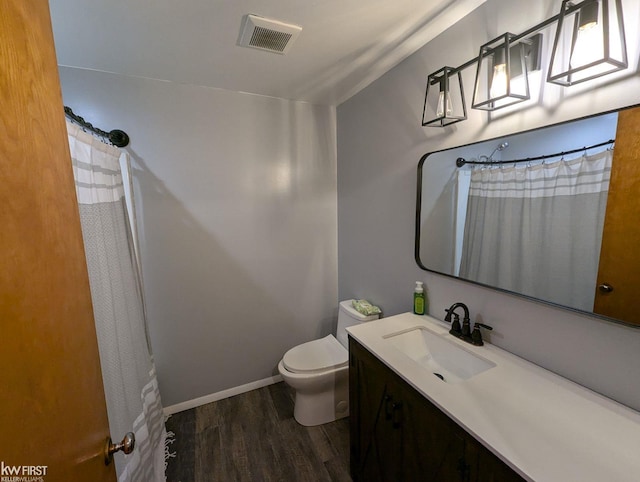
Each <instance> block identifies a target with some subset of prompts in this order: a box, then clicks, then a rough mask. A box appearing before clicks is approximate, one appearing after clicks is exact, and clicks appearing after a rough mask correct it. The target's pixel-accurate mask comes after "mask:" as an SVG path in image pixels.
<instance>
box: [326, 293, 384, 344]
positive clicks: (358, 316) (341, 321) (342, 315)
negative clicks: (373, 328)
mask: <svg viewBox="0 0 640 482" xmlns="http://www.w3.org/2000/svg"><path fill="white" fill-rule="evenodd" d="M352 301H353V300H345V301H341V302H340V307H339V309H338V329H337V330H336V338H337V339H338V341H339V342H340V343H341V344H342V346H344V347H345V348H348V345H349V340H348V338H347V330H346V328H348V327H349V326H353V325H357V324H359V323H364V322H365V321H372V320H377V319H378V318H379V316H380V315H369V316H366V315H363V314H362V313H358V312H357V311H356V310H355V308H354V307H353V306H351V303H352Z"/></svg>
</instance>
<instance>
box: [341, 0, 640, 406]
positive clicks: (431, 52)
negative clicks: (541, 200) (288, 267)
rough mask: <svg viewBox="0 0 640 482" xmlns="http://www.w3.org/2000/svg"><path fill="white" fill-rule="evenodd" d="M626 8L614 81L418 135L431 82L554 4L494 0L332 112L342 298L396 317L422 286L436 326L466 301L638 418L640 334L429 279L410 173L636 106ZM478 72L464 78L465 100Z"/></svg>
mask: <svg viewBox="0 0 640 482" xmlns="http://www.w3.org/2000/svg"><path fill="white" fill-rule="evenodd" d="M623 5H624V8H625V16H626V26H627V35H628V40H627V43H628V45H629V59H630V63H631V68H630V69H629V70H627V71H625V72H623V73H621V74H619V75H614V76H610V77H605V78H603V79H601V80H600V81H598V82H594V83H587V84H585V85H581V86H574V87H570V88H568V89H563V88H561V87H558V86H555V85H551V84H546V83H543V84H542V94H541V96H538V95H537V93H538V90H535V88H534V90H533V91H532V92H533V97H534V99H533V100H531V101H530V102H527V103H526V104H521V105H519V106H517V107H514V108H512V109H511V111H508V112H497V113H494V114H487V113H486V112H482V111H475V110H471V109H469V110H468V119H467V120H466V121H464V122H460V123H458V124H454V125H453V126H450V127H448V128H445V129H436V128H430V127H426V128H423V127H421V125H420V120H421V116H422V105H423V101H424V89H425V82H426V77H427V75H428V74H429V73H431V72H434V71H436V70H438V69H439V68H441V67H442V66H444V65H450V66H456V65H460V64H462V63H463V62H465V61H467V60H468V59H471V58H473V57H475V56H476V55H477V53H478V50H479V46H480V45H481V44H483V43H486V42H487V41H489V40H491V39H493V38H495V37H497V36H498V35H500V34H502V33H504V32H506V31H510V32H513V33H518V32H522V31H524V30H526V29H527V28H528V27H530V26H532V25H533V24H535V23H537V22H539V21H542V20H544V19H546V18H548V17H551V16H553V15H554V14H556V13H557V11H558V9H559V8H560V2H559V1H556V0H544V1H542V0H541V1H538V2H531V1H529V0H489V1H488V2H487V3H486V4H485V5H483V6H482V7H480V8H479V9H478V10H476V11H474V12H473V13H471V14H470V15H469V16H467V17H466V18H465V19H463V20H462V21H460V22H459V23H458V24H456V25H455V26H453V27H452V28H451V29H449V30H448V31H446V32H445V33H443V34H442V35H441V36H439V37H437V38H436V39H434V40H433V41H431V42H430V43H429V44H427V45H426V46H425V47H424V48H422V49H421V50H419V51H418V52H417V53H416V54H414V55H413V56H411V57H409V58H408V59H407V60H405V61H404V62H403V63H402V64H400V65H399V66H397V67H396V68H394V69H393V70H392V71H390V72H389V73H387V74H386V75H385V76H384V77H382V78H380V79H379V80H378V81H376V82H375V83H374V84H372V85H371V86H369V87H368V88H367V89H365V90H363V91H362V92H360V93H359V94H358V95H356V96H355V97H353V98H351V99H350V100H349V101H347V102H345V103H344V104H342V105H340V106H339V107H338V111H337V113H338V233H339V241H338V266H339V294H340V298H341V299H344V298H347V297H352V296H353V297H364V298H368V299H370V300H371V301H372V302H374V303H376V304H378V305H380V306H381V307H382V308H383V310H384V312H385V315H387V316H388V315H393V314H396V313H400V312H405V311H409V310H410V309H411V303H412V290H413V286H414V282H415V281H416V280H424V281H425V282H426V286H427V287H428V294H429V298H430V302H431V307H430V312H431V313H432V314H434V315H435V316H436V317H438V318H441V319H442V318H443V315H444V309H445V308H446V307H448V306H450V305H451V304H452V303H453V302H456V301H462V302H464V303H466V304H467V305H468V306H469V308H470V310H471V314H472V319H475V320H482V321H484V322H485V323H488V324H490V325H492V326H494V328H495V330H494V331H493V332H492V333H491V335H490V340H491V342H492V343H495V344H496V345H499V346H501V347H503V348H505V349H506V350H508V351H511V352H513V353H515V354H517V355H519V356H522V357H523V358H526V359H528V360H531V361H533V362H535V363H537V364H539V365H541V366H543V367H545V368H548V369H550V370H552V371H554V372H557V373H559V374H561V375H563V376H565V377H567V378H569V379H572V380H574V381H576V382H578V383H581V384H583V385H585V386H587V387H589V388H591V389H593V390H595V391H597V392H600V393H602V394H604V395H607V396H609V397H611V398H614V399H616V400H618V401H620V402H621V403H624V404H627V405H629V406H631V407H634V408H636V409H640V384H638V383H636V382H635V381H636V380H637V377H638V373H640V330H639V329H635V328H629V327H627V326H622V325H619V324H614V323H611V322H607V321H602V320H600V319H596V318H594V317H590V316H585V315H580V314H577V313H574V312H570V311H566V310H563V309H559V308H555V307H552V306H548V305H544V304H540V303H536V302H532V301H527V300H525V299H523V298H520V297H517V296H511V295H507V294H502V293H498V292H496V291H493V290H490V289H485V288H480V287H477V286H475V285H471V284H468V283H464V282H461V281H457V280H454V279H450V278H445V277H441V276H438V275H435V274H432V273H428V272H425V271H422V270H420V269H419V268H418V267H417V265H416V263H415V262H414V259H413V249H414V228H415V187H416V168H417V163H418V160H419V159H420V157H421V156H422V155H423V154H425V153H427V152H432V151H437V150H440V149H443V148H447V147H453V146H456V145H463V144H468V143H471V142H475V141H477V140H484V139H491V138H494V137H499V136H502V135H507V134H510V133H514V132H517V131H521V130H526V129H532V128H535V127H539V126H542V125H548V124H552V123H558V122H562V121H565V120H568V119H573V118H577V117H583V116H587V115H590V114H594V113H597V112H602V111H607V110H610V109H615V108H618V107H622V106H627V105H632V104H638V103H640V77H639V76H638V75H637V63H638V43H639V42H638V37H637V35H638V30H637V25H636V23H637V22H636V21H635V19H637V18H638V7H639V5H638V2H631V1H623ZM549 33H552V32H549V31H546V32H545V51H546V53H545V54H544V57H543V65H545V64H547V63H548V58H549V57H548V56H549V50H550V48H549V45H548V44H549V41H550V38H551V35H549ZM473 71H474V69H473V68H470V69H467V70H465V71H464V78H463V80H464V83H465V86H466V92H465V94H466V96H467V101H468V103H470V98H471V85H472V83H473V75H474V72H473ZM536 75H537V76H538V77H540V74H536ZM595 86H598V88H597V90H594V87H595Z"/></svg>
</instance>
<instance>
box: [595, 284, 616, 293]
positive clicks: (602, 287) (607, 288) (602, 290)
mask: <svg viewBox="0 0 640 482" xmlns="http://www.w3.org/2000/svg"><path fill="white" fill-rule="evenodd" d="M598 289H599V290H600V293H611V292H612V291H613V286H611V285H610V284H609V283H602V284H600V285H598Z"/></svg>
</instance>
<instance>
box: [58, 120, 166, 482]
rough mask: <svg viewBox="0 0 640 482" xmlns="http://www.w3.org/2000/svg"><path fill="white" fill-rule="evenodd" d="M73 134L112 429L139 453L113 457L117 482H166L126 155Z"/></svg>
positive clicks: (75, 131) (81, 134)
mask: <svg viewBox="0 0 640 482" xmlns="http://www.w3.org/2000/svg"><path fill="white" fill-rule="evenodd" d="M67 130H68V133H69V146H70V148H71V158H72V162H73V171H74V176H75V180H76V193H77V197H78V205H79V210H80V221H81V224H82V234H83V239H84V246H85V252H86V258H87V267H88V270H89V282H90V286H91V298H92V301H93V312H94V318H95V323H96V332H97V337H98V346H99V351H100V362H101V366H102V378H103V382H104V388H105V397H106V401H107V412H108V415H109V428H110V430H111V435H112V437H113V438H114V441H116V442H119V441H120V438H121V437H123V436H124V434H125V433H126V432H130V431H133V432H134V433H135V436H136V447H135V450H134V451H133V453H131V454H130V455H123V454H122V453H117V454H116V455H115V463H116V471H117V474H118V481H120V482H129V481H130V482H147V481H148V482H159V481H164V480H165V477H164V454H165V439H166V430H165V426H164V416H163V413H162V405H161V402H160V394H159V392H158V384H157V380H156V375H155V368H154V364H153V359H152V357H151V350H150V347H149V343H148V337H147V331H146V324H145V323H146V322H145V317H144V303H143V298H142V286H141V277H140V273H139V271H138V263H137V258H136V256H137V254H136V250H135V249H134V242H133V239H134V237H133V236H132V230H131V224H130V223H129V222H128V216H127V207H126V202H125V189H124V186H123V181H122V172H121V170H120V156H121V154H122V153H121V151H120V150H119V149H118V148H116V147H113V146H110V145H107V144H104V143H103V142H101V141H100V140H98V139H96V138H94V137H93V136H91V135H89V134H87V133H86V132H83V131H82V129H81V128H79V127H78V126H76V125H75V124H71V123H69V122H67ZM123 155H126V153H124V154H123ZM134 229H135V227H134ZM115 439H117V440H115Z"/></svg>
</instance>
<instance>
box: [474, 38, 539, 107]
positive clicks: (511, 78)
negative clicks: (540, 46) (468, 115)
mask: <svg viewBox="0 0 640 482" xmlns="http://www.w3.org/2000/svg"><path fill="white" fill-rule="evenodd" d="M514 37H515V35H513V34H511V33H506V34H504V35H501V36H500V37H498V38H495V39H493V40H492V41H490V42H487V43H486V44H484V45H483V46H482V47H480V54H479V55H478V66H477V68H476V80H475V86H474V90H473V102H472V104H471V107H472V108H474V109H481V110H497V109H501V108H502V107H507V106H509V105H512V104H516V103H518V102H522V101H525V100H528V99H529V97H530V95H529V78H528V69H527V67H528V66H527V60H526V50H525V48H524V47H525V43H524V42H528V40H521V41H516V42H514V41H513V38H514Z"/></svg>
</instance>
